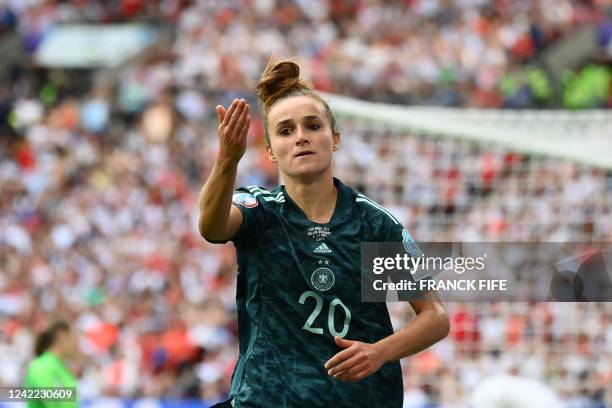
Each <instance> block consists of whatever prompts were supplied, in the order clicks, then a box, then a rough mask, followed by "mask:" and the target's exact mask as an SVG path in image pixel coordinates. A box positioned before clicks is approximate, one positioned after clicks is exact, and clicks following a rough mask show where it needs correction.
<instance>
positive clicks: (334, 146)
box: [332, 132, 340, 152]
mask: <svg viewBox="0 0 612 408" xmlns="http://www.w3.org/2000/svg"><path fill="white" fill-rule="evenodd" d="M332 139H333V140H332V151H334V152H335V151H336V150H338V147H340V132H334V133H333V134H332Z"/></svg>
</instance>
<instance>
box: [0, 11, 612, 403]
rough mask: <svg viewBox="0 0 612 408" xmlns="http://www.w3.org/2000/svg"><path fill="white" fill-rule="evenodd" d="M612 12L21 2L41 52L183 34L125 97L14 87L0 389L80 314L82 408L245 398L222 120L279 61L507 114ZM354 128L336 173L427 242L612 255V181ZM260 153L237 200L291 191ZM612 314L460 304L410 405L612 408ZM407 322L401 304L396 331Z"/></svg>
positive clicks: (32, 74) (63, 77)
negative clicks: (526, 383)
mask: <svg viewBox="0 0 612 408" xmlns="http://www.w3.org/2000/svg"><path fill="white" fill-rule="evenodd" d="M244 3H248V4H249V5H251V6H252V7H250V8H247V7H242V6H243V5H244ZM603 3H604V2H600V3H598V2H587V1H584V2H579V1H565V0H558V1H555V6H554V7H552V6H551V7H548V5H549V4H551V2H548V1H533V2H505V1H496V2H484V1H478V0H472V1H468V0H463V1H442V0H440V1H406V2H388V3H385V4H384V5H382V6H381V5H379V4H378V3H377V2H368V1H364V2H357V1H356V2H317V3H312V2H305V1H304V2H300V1H298V2H295V3H292V2H285V1H274V0H268V1H263V0H257V1H252V2H245V1H236V2H222V4H223V7H220V6H219V4H217V2H213V1H210V2H204V1H203V2H194V3H192V2H187V1H184V2H183V1H178V0H177V1H159V2H143V1H138V0H133V1H127V0H126V1H114V2H113V1H111V2H101V1H100V2H85V1H83V2H80V1H71V2H44V3H43V2H41V1H36V0H29V1H8V2H5V3H4V4H3V5H1V6H0V10H1V11H2V13H3V14H1V15H2V16H3V18H2V19H1V21H2V26H1V27H2V29H0V32H1V33H4V34H6V33H7V32H9V31H10V30H11V29H12V30H18V31H20V32H22V33H24V34H25V35H26V37H25V38H30V39H31V40H32V42H31V43H30V44H31V45H32V47H31V48H30V49H31V50H34V49H35V46H36V43H37V41H40V38H42V36H43V35H44V32H45V30H47V29H49V27H51V26H52V25H53V24H55V23H56V22H61V21H66V20H68V21H70V20H72V19H74V18H76V17H75V16H77V17H78V18H81V19H85V20H87V21H96V22H113V21H126V20H130V21H131V20H134V19H136V20H138V19H143V20H145V21H150V20H151V19H153V18H156V19H158V20H159V21H165V22H167V23H169V24H176V29H177V35H176V40H175V41H174V43H173V46H172V49H171V50H167V52H163V53H157V54H155V55H152V56H149V57H148V58H146V59H144V60H141V61H138V62H135V63H133V64H130V65H128V66H127V67H125V68H124V69H123V70H122V71H121V73H120V75H119V78H118V85H117V86H114V85H113V84H112V83H110V82H108V81H107V80H98V81H92V85H91V88H90V90H89V91H88V92H87V93H86V94H84V95H79V94H77V93H76V92H75V91H74V88H75V86H77V82H79V84H80V80H81V77H79V76H76V75H74V76H73V75H72V74H70V73H67V72H63V71H44V72H41V71H33V70H27V69H17V70H13V71H12V77H11V82H10V83H5V84H2V85H0V117H1V119H2V122H3V123H2V125H3V126H2V133H1V135H0V385H18V384H20V383H21V381H22V376H23V373H24V368H25V366H26V364H27V362H28V361H29V359H30V358H31V352H32V345H33V341H34V336H35V334H36V333H37V332H39V331H40V330H41V329H42V328H43V327H44V326H45V325H46V324H47V323H48V322H49V321H50V320H52V319H53V318H56V317H63V318H66V319H68V320H69V321H71V322H72V323H73V324H74V327H75V328H76V329H77V331H78V333H79V342H80V348H81V350H82V356H81V358H80V359H79V360H78V361H76V362H75V364H74V367H73V369H74V370H75V371H76V372H77V373H78V377H79V379H80V383H79V393H80V395H81V396H82V397H84V398H90V397H96V396H100V395H116V396H122V397H133V396H146V397H159V396H167V397H179V396H180V397H196V398H204V399H208V400H216V399H219V398H221V397H222V396H223V394H224V393H225V392H226V391H227V390H228V389H229V381H230V376H231V373H232V370H233V367H234V364H235V359H236V357H237V352H238V350H237V328H236V322H235V274H236V260H235V252H234V249H233V247H232V245H231V244H228V245H224V246H216V245H212V244H208V243H206V242H205V241H204V240H202V239H201V238H200V237H199V236H198V232H197V198H198V193H199V188H200V187H201V185H202V183H203V182H204V180H205V179H206V176H207V174H208V172H209V171H210V168H211V166H212V163H213V162H214V159H215V156H216V153H217V148H218V145H217V134H216V117H215V112H214V105H215V104H217V103H224V104H226V105H227V101H229V100H231V98H233V97H235V96H240V97H245V98H247V99H249V100H250V101H251V102H252V103H251V105H252V106H255V104H254V99H253V98H254V96H253V91H254V85H255V83H256V80H257V76H258V75H259V73H260V71H261V68H262V66H263V65H262V64H264V63H265V62H266V61H267V58H268V57H269V55H271V54H275V55H279V56H285V55H291V54H296V53H297V54H298V55H300V56H301V58H302V60H301V61H303V67H304V71H305V72H306V75H307V77H309V78H311V79H312V81H313V82H314V83H315V85H316V86H317V87H318V88H319V89H322V90H328V91H332V92H338V93H343V94H345V95H350V96H358V97H364V98H367V99H374V100H384V101H391V102H399V103H412V102H415V101H427V100H430V99H428V98H434V97H438V96H439V95H441V94H443V93H444V92H447V91H448V92H450V93H452V92H456V93H457V94H458V95H460V96H461V97H462V98H466V99H465V100H463V101H461V102H460V103H458V104H467V105H472V106H499V105H500V104H503V98H498V97H496V98H490V95H488V94H487V95H485V94H486V93H487V92H488V91H491V90H495V92H499V88H498V85H499V81H500V78H501V76H502V75H503V74H504V72H506V70H508V69H510V70H511V69H512V67H513V66H515V65H514V64H517V63H519V64H520V63H522V62H523V61H525V59H528V58H530V57H531V56H532V53H533V52H535V50H536V49H540V48H545V47H546V46H547V44H549V43H550V42H551V41H554V39H555V38H558V37H560V36H562V35H563V34H564V33H567V32H569V30H571V29H572V28H573V27H574V26H575V25H576V24H579V23H580V22H584V21H595V22H598V23H601V24H602V27H604V26H605V23H604V22H602V21H601V16H602V13H601V9H602V5H603ZM400 5H403V6H407V9H406V10H405V11H402V10H400V8H399V7H400ZM530 5H531V6H530ZM9 11H10V12H9ZM7 16H8V17H7ZM11 16H12V17H11ZM536 17H537V18H536ZM7 21H8V22H11V21H12V23H10V24H9V23H7ZM529 22H536V23H533V24H535V25H538V27H539V31H538V32H539V33H540V34H538V35H535V34H534V32H535V31H534V32H532V29H531V28H530V24H529ZM11 24H12V25H11ZM11 27H12V28H11ZM604 28H605V27H604ZM536 31H537V30H536ZM602 32H603V29H602ZM1 38H2V37H0V40H1ZM405 38H409V40H407V41H404V40H403V39H405ZM536 38H540V40H541V41H540V42H538V41H536ZM602 38H603V37H602ZM604 44H606V45H608V46H609V38H608V39H607V42H605V43H604V42H602V46H603V45H604ZM538 47H539V48H538ZM530 49H532V51H531V54H530V52H529V50H530ZM474 50H476V51H474ZM364 56H368V58H364ZM404 61H410V64H407V63H405V62H404ZM447 85H448V86H447ZM483 92H484V93H483ZM499 95H501V93H500V94H499ZM445 97H446V96H445ZM493 100H495V101H496V102H495V103H492V102H491V103H490V101H493ZM483 101H489V102H486V103H485V102H483ZM453 104H454V103H453ZM340 129H341V131H342V132H343V135H344V136H343V137H344V139H343V140H344V143H343V145H342V147H341V149H340V151H339V152H338V154H337V155H336V157H335V171H336V175H337V176H338V177H339V178H340V179H342V180H343V181H344V182H346V183H347V184H349V185H351V186H352V187H354V188H356V189H358V190H360V191H362V192H363V193H365V194H366V195H369V196H370V197H371V198H373V199H375V200H377V201H379V202H380V203H382V204H383V205H385V206H386V207H387V208H389V209H390V210H391V211H392V212H393V213H394V214H395V215H397V217H398V218H400V219H401V220H402V221H403V223H404V224H405V225H406V226H407V228H408V229H409V230H410V231H411V232H412V234H413V236H414V237H415V238H416V239H417V240H420V241H433V240H464V241H478V240H492V241H551V242H553V241H583V242H589V241H608V242H610V241H612V236H611V235H610V234H611V231H612V224H611V223H612V221H611V220H612V217H611V216H610V211H611V208H610V203H612V173H610V172H609V171H607V172H606V171H605V170H601V169H597V168H592V167H589V166H586V165H580V164H576V163H570V162H564V161H559V160H552V159H546V158H541V157H531V156H528V155H523V154H519V153H517V152H512V151H507V150H503V149H492V148H488V147H479V146H477V145H473V144H468V143H465V142H461V141H451V140H446V139H431V138H428V137H424V136H420V135H413V134H408V133H403V132H398V131H391V130H385V129H378V128H377V129H373V128H371V127H368V126H367V124H364V123H362V122H360V121H358V120H351V121H346V120H343V121H342V122H341V123H340ZM248 138H249V148H248V149H247V152H246V154H245V156H244V158H243V160H242V161H241V164H240V167H239V175H238V182H237V184H238V185H262V186H265V187H273V186H275V185H276V183H278V172H277V169H276V167H274V166H273V165H272V164H271V163H270V162H269V161H268V160H267V159H266V156H265V154H264V152H263V149H262V143H263V129H262V125H261V122H260V121H259V120H254V121H253V122H252V126H251V130H250V132H249V136H248ZM406 158H410V160H407V159H406ZM611 305H612V304H610V303H607V304H605V303H602V304H596V303H590V304H561V303H559V304H555V303H543V304H525V303H513V304H501V303H499V304H484V305H483V304H460V303H452V304H449V305H448V308H449V312H450V315H451V319H452V332H451V335H450V338H449V339H448V340H446V341H444V342H442V343H440V344H438V345H436V346H435V347H434V348H432V349H431V350H428V351H426V352H424V353H421V354H419V355H417V356H415V357H413V358H410V359H406V360H405V361H404V362H403V368H404V373H405V390H406V406H407V407H412V408H423V407H436V406H439V407H461V406H464V404H465V401H466V398H467V396H468V394H469V392H470V390H471V389H472V387H473V386H474V385H475V384H476V383H477V382H478V381H480V380H482V379H483V378H486V377H487V376H489V375H491V374H493V373H495V372H510V373H515V374H521V375H524V376H529V377H532V378H536V379H539V380H541V381H543V382H546V383H547V384H549V385H551V386H552V387H553V388H554V389H555V390H556V391H557V392H559V393H560V394H561V395H562V397H563V398H564V399H565V400H566V401H567V402H568V404H569V406H570V407H571V408H583V407H585V408H586V407H604V406H606V405H604V404H605V403H604V402H603V401H604V398H608V404H609V405H612V403H611V402H610V401H609V399H610V398H611V394H612V391H610V390H609V388H608V390H607V394H606V387H609V384H611V383H612V370H611V367H612V307H611ZM409 309H410V308H409V307H408V306H407V305H405V304H401V303H396V304H392V305H390V310H391V314H392V318H393V322H394V324H395V325H396V326H397V327H400V326H401V325H403V324H405V322H406V321H408V319H410V318H411V311H410V310H409ZM462 404H463V405H462Z"/></svg>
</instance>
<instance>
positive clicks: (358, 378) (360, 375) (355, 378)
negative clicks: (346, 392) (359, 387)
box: [351, 369, 371, 381]
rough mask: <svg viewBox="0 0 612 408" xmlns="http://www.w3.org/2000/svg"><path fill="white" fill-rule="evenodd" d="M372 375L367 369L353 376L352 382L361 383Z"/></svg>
mask: <svg viewBox="0 0 612 408" xmlns="http://www.w3.org/2000/svg"><path fill="white" fill-rule="evenodd" d="M370 374H371V373H370V370H368V369H366V370H363V371H360V372H358V373H357V374H355V375H353V377H352V379H351V380H352V381H361V380H363V379H364V378H366V377H367V376H369V375H370Z"/></svg>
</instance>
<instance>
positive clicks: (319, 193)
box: [285, 175, 338, 224]
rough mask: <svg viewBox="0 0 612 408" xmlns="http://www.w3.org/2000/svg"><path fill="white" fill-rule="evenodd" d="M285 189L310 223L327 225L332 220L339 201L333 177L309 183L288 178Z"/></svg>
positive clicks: (319, 178) (321, 178)
mask: <svg viewBox="0 0 612 408" xmlns="http://www.w3.org/2000/svg"><path fill="white" fill-rule="evenodd" d="M285 189H286V190H287V194H289V197H291V199H292V200H293V201H294V202H295V203H296V204H297V206H298V207H300V209H301V210H302V211H303V212H304V214H305V215H306V217H307V218H308V219H309V220H310V221H313V222H316V223H318V224H327V223H328V222H329V221H330V220H331V218H332V215H333V214H334V209H335V208H336V201H337V199H338V191H337V189H336V187H335V186H334V179H333V178H332V177H331V175H330V176H326V177H318V178H317V179H314V180H312V181H308V182H305V181H303V180H300V181H295V180H291V179H290V178H287V179H286V180H285Z"/></svg>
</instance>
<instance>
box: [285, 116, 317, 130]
mask: <svg viewBox="0 0 612 408" xmlns="http://www.w3.org/2000/svg"><path fill="white" fill-rule="evenodd" d="M302 119H303V120H313V119H321V118H320V117H319V116H318V115H306V116H304V117H303V118H302ZM291 122H293V119H285V120H281V121H280V122H278V123H277V124H276V126H275V127H276V128H277V129H278V128H279V127H281V126H283V125H285V124H287V123H291Z"/></svg>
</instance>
